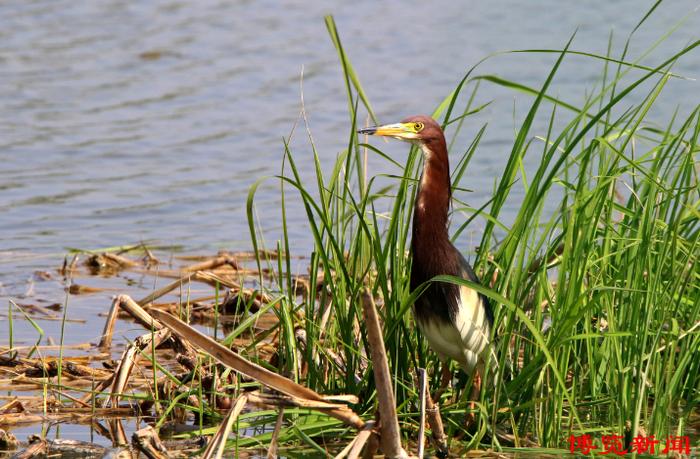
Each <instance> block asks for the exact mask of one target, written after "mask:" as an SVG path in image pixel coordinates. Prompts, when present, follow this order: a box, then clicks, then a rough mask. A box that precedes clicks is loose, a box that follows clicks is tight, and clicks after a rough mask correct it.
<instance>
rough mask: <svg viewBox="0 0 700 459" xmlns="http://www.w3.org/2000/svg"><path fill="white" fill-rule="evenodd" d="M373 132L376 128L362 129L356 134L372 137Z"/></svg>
mask: <svg viewBox="0 0 700 459" xmlns="http://www.w3.org/2000/svg"><path fill="white" fill-rule="evenodd" d="M375 132H377V128H375V127H369V128H362V129H358V130H357V133H358V134H365V135H372V134H374V133H375Z"/></svg>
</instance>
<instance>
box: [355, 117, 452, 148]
mask: <svg viewBox="0 0 700 459" xmlns="http://www.w3.org/2000/svg"><path fill="white" fill-rule="evenodd" d="M357 132H358V133H359V134H368V135H380V136H386V137H393V138H395V139H399V140H405V141H407V142H412V143H417V144H423V145H426V144H430V143H432V142H433V141H434V140H438V139H443V140H444V138H445V135H444V134H443V132H442V128H441V127H440V125H439V124H438V123H437V122H436V121H435V120H434V119H432V118H431V117H429V116H426V115H416V116H411V117H408V118H406V119H405V120H403V121H401V122H400V123H394V124H385V125H383V126H374V127H368V128H364V129H360V130H358V131H357Z"/></svg>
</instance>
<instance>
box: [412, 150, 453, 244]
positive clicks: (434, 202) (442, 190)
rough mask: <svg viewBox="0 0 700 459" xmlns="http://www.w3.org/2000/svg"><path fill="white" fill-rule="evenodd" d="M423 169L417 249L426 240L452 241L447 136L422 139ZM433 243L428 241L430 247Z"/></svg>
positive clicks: (415, 215)
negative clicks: (449, 226) (449, 219)
mask: <svg viewBox="0 0 700 459" xmlns="http://www.w3.org/2000/svg"><path fill="white" fill-rule="evenodd" d="M420 146H421V149H422V150H423V160H424V164H423V173H422V174H421V180H420V185H419V188H418V195H417V196H416V204H415V209H414V213H413V247H414V251H421V250H422V249H423V247H422V245H421V244H422V243H423V241H426V242H427V241H429V240H430V243H440V242H445V241H448V242H449V236H448V233H447V215H448V211H449V207H450V196H451V188H450V164H449V160H448V158H447V147H446V145H445V139H444V138H436V139H433V140H432V141H431V142H422V143H421V145H420ZM430 243H427V244H426V245H425V249H426V250H430V248H429V247H430Z"/></svg>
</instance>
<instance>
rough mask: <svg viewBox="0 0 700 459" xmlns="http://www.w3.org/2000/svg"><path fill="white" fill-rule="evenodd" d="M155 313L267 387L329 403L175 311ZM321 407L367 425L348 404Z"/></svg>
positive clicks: (351, 422) (186, 337) (352, 423)
mask: <svg viewBox="0 0 700 459" xmlns="http://www.w3.org/2000/svg"><path fill="white" fill-rule="evenodd" d="M152 314H153V316H154V317H155V318H156V319H158V320H159V321H161V322H162V323H164V324H165V325H166V326H168V327H169V328H170V329H171V330H172V331H174V332H175V333H177V334H178V335H179V336H180V337H181V338H182V339H183V340H185V341H188V342H189V343H191V344H192V345H194V346H196V347H198V348H199V349H201V350H202V351H204V352H206V353H207V354H209V355H211V356H212V357H214V358H215V359H216V360H218V361H219V362H221V363H223V364H224V365H227V366H229V367H230V368H232V369H234V370H236V371H237V372H239V373H242V374H244V375H246V376H248V377H249V378H252V379H254V380H256V381H258V382H260V383H262V384H264V385H266V386H268V387H271V388H272V389H275V390H277V391H279V392H282V393H283V394H286V395H289V396H290V397H297V398H300V399H307V400H311V401H316V402H321V403H326V402H325V401H324V399H323V397H322V396H321V395H319V394H318V393H316V392H315V391H313V390H311V389H309V388H307V387H304V386H302V385H300V384H297V383H295V382H294V381H292V380H290V379H288V378H285V377H284V376H280V375H278V374H277V373H273V372H271V371H269V370H267V369H265V368H263V367H261V366H260V365H257V364H255V363H253V362H251V361H249V360H247V359H245V358H243V357H242V356H240V355H238V354H236V353H235V352H233V351H231V350H230V349H227V348H225V347H224V346H222V345H221V344H219V343H218V342H216V341H214V340H213V339H211V338H209V337H208V336H205V335H203V334H202V333H200V332H199V331H197V330H195V329H194V328H192V327H190V326H189V325H187V324H186V323H184V322H182V321H181V320H179V319H177V318H175V317H173V316H172V315H170V314H167V313H165V312H162V311H153V312H152ZM321 411H323V412H325V413H326V414H328V415H329V416H332V417H334V418H336V419H339V420H341V421H343V422H344V423H346V424H348V425H350V426H352V427H355V428H356V429H361V428H362V427H363V426H364V425H365V423H364V421H363V420H362V419H360V417H359V416H358V415H357V414H356V413H355V412H353V411H352V410H351V409H350V408H348V407H346V406H342V407H341V408H328V409H322V410H321Z"/></svg>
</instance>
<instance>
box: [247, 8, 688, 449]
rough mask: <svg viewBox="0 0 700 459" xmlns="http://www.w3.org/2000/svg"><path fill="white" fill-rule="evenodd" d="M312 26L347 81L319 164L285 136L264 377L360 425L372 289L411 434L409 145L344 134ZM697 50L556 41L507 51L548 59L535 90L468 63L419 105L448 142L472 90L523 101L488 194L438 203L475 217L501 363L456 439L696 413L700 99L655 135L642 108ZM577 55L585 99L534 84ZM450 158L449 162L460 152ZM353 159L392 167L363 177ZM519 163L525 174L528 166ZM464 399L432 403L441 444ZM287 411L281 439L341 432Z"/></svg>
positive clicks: (676, 431) (680, 418)
mask: <svg viewBox="0 0 700 459" xmlns="http://www.w3.org/2000/svg"><path fill="white" fill-rule="evenodd" d="M326 23H327V26H328V29H329V32H330V34H331V38H332V41H333V43H334V45H335V47H336V49H337V51H338V55H339V58H340V63H341V65H342V68H343V72H344V77H345V83H346V89H347V99H348V107H349V110H348V113H349V119H348V126H347V131H346V132H347V148H346V149H345V150H344V151H342V152H341V153H340V154H338V156H337V158H336V161H335V164H333V165H329V164H322V162H321V159H320V155H319V153H318V152H317V151H316V149H315V146H314V144H313V141H312V140H311V141H310V142H309V150H307V151H303V152H294V151H292V150H291V148H290V146H289V145H290V143H289V139H287V140H286V141H285V144H284V155H283V159H282V171H281V174H280V175H279V176H278V177H277V178H276V180H278V181H279V185H280V190H281V196H282V206H281V226H282V237H281V239H280V240H279V242H278V243H277V245H276V246H275V247H268V248H277V249H279V250H280V253H281V254H283V256H282V257H281V258H279V259H275V260H271V259H263V258H259V259H258V263H259V265H260V266H261V267H263V268H264V267H268V268H272V269H273V270H275V272H277V273H278V277H277V279H276V282H275V283H274V285H269V284H268V285H265V286H264V288H267V289H269V290H271V291H274V293H275V298H276V300H275V301H277V304H276V305H275V307H274V310H275V311H276V313H277V314H278V315H279V330H276V331H275V332H279V334H280V340H279V342H280V349H279V357H280V358H279V361H278V362H279V363H278V367H277V368H275V370H276V371H279V372H282V373H284V374H286V375H288V376H290V377H292V378H293V379H295V380H297V381H301V382H303V383H304V384H305V385H308V386H309V387H311V388H312V389H314V390H316V391H318V392H321V393H336V394H341V393H348V394H355V395H358V396H359V400H360V401H359V404H358V405H356V406H355V407H354V409H355V410H356V411H357V412H358V413H364V414H365V416H368V417H369V416H372V415H373V413H374V411H375V410H374V407H375V404H376V399H375V395H376V393H375V388H374V382H373V381H374V380H373V377H372V362H371V361H370V360H369V358H368V352H367V349H368V347H367V335H366V331H365V328H364V324H363V319H362V308H361V303H360V297H361V294H362V292H363V290H364V289H365V288H368V289H369V290H370V291H371V292H372V294H373V296H374V297H375V300H376V301H377V305H378V307H379V309H380V314H381V317H382V320H383V327H384V339H385V345H386V351H387V354H388V356H389V360H390V368H391V371H392V372H393V377H394V382H395V387H394V390H395V393H396V399H397V405H398V413H399V420H400V423H401V428H402V431H403V434H404V435H406V437H407V439H415V434H416V433H417V432H418V428H419V426H418V416H417V406H418V400H419V397H418V391H417V385H416V383H415V374H416V368H418V367H425V368H428V369H429V372H431V374H432V380H431V384H432V385H433V387H435V385H436V384H437V381H438V378H439V375H438V374H437V372H436V371H435V370H436V369H437V368H438V362H437V359H436V357H435V356H434V354H433V353H431V352H430V351H429V350H428V349H427V348H426V345H425V343H424V340H423V339H422V338H421V337H420V336H419V332H418V330H417V328H416V327H415V324H414V323H413V319H412V315H411V313H410V307H411V304H412V302H413V299H414V298H415V292H411V291H410V290H409V273H410V263H411V260H410V257H409V255H408V254H409V244H410V226H411V217H412V209H413V207H412V206H413V199H414V197H415V194H416V188H417V187H416V184H417V178H418V175H419V173H420V167H421V157H420V156H421V155H419V154H416V151H415V149H414V150H412V151H411V154H409V155H408V156H407V157H406V158H405V160H404V159H402V160H401V161H400V162H398V161H396V160H394V159H392V158H390V157H388V156H387V155H386V154H384V153H383V152H382V151H381V150H379V149H378V148H376V147H374V146H372V145H368V144H364V143H362V142H363V139H360V138H358V137H357V135H356V134H355V132H356V128H357V127H358V124H359V123H358V121H357V120H358V119H359V118H363V119H364V112H365V111H366V112H367V113H369V116H370V117H371V118H374V114H373V111H372V108H371V105H370V102H369V99H368V97H367V95H366V94H365V93H364V91H363V90H362V87H361V85H360V81H359V77H358V75H356V73H355V72H354V70H353V68H352V65H351V63H350V61H349V59H348V56H347V54H346V52H345V50H344V49H343V47H342V44H341V41H340V38H339V36H338V32H337V31H336V29H335V25H334V23H333V20H332V18H327V22H326ZM640 25H641V23H640ZM699 44H700V42H694V43H691V44H690V45H688V46H686V47H684V48H682V49H679V50H678V52H677V53H675V54H673V55H669V56H666V57H665V58H664V59H663V60H662V62H660V63H659V64H657V65H655V66H652V67H648V66H645V65H641V64H640V63H639V62H635V61H634V60H630V59H628V56H626V54H623V55H622V56H619V57H613V56H610V55H607V56H601V55H595V54H591V53H582V52H577V51H574V50H573V48H572V45H571V42H570V43H568V44H567V45H566V46H565V47H564V48H563V49H561V50H558V51H552V50H529V51H525V52H524V53H525V55H524V56H521V57H523V58H526V57H527V53H543V52H547V53H551V55H552V57H553V60H554V64H553V66H552V67H551V69H550V70H549V72H548V74H545V75H543V83H542V85H541V87H539V88H529V87H526V86H524V85H522V84H519V83H518V82H514V81H509V80H505V79H502V78H499V77H495V76H493V75H483V74H478V72H477V70H478V67H476V68H475V69H472V70H470V71H469V72H468V73H467V75H466V76H465V77H464V78H463V79H462V81H461V82H460V83H459V84H458V85H457V87H456V89H455V90H454V91H453V93H451V94H450V95H448V96H447V97H446V98H445V100H444V101H443V103H442V104H440V105H439V107H438V108H437V109H436V110H435V112H434V113H433V116H434V117H436V119H439V120H441V121H442V124H443V126H444V127H445V128H446V133H447V135H448V136H456V135H457V133H458V132H459V130H460V129H461V127H462V125H463V123H464V122H467V123H468V122H469V115H471V114H473V113H476V112H478V111H480V110H481V109H482V108H483V107H484V106H485V105H486V104H484V105H478V104H476V103H475V101H477V100H478V97H479V90H480V89H481V90H483V88H484V87H485V85H487V84H493V85H499V86H502V87H505V88H508V89H511V90H513V91H518V92H521V93H524V94H526V95H528V96H529V97H531V104H530V108H529V110H528V112H527V114H526V116H525V117H524V119H523V120H522V121H521V122H520V124H519V127H518V129H517V133H516V136H515V138H514V140H513V143H512V148H511V151H510V155H509V157H508V159H507V161H506V166H505V168H504V169H503V173H502V176H501V177H499V178H497V182H496V184H495V187H494V190H493V196H492V197H491V198H490V200H489V201H488V202H487V204H486V205H485V206H483V207H482V208H480V209H473V208H470V207H468V206H465V205H464V206H463V205H462V204H461V203H458V202H455V204H454V207H455V208H458V209H459V210H460V211H466V212H468V213H471V217H470V218H469V219H468V221H466V222H464V221H458V220H459V219H458V218H457V216H455V217H453V226H452V232H453V233H457V234H458V233H460V232H461V231H462V230H463V229H464V227H465V226H466V225H467V224H469V223H470V222H471V221H472V220H473V219H474V218H480V219H483V220H484V221H485V222H486V223H485V226H484V231H483V236H482V238H481V241H480V244H479V247H478V250H477V256H476V258H475V260H474V261H475V269H476V270H477V272H480V273H481V278H482V279H484V286H474V285H473V284H469V285H471V286H472V287H474V288H478V289H479V290H480V291H482V292H484V293H485V294H486V295H488V296H489V297H490V298H491V300H492V303H493V304H494V307H495V310H496V324H497V326H496V327H495V336H496V338H495V342H496V353H497V356H498V360H499V361H500V362H501V363H502V364H501V365H499V366H498V370H497V373H498V374H496V375H491V376H490V378H489V379H490V380H494V381H499V383H498V384H496V385H495V387H494V386H493V385H489V384H484V388H485V389H484V390H483V391H482V392H483V393H482V396H481V400H480V403H479V404H477V407H478V408H477V409H478V411H479V419H480V422H479V423H478V426H477V429H476V432H471V433H469V434H467V436H466V437H464V439H465V441H471V444H472V445H474V444H477V443H478V442H488V443H489V444H493V445H494V446H499V442H500V440H499V438H505V437H504V436H503V435H499V432H500V433H503V432H506V433H511V434H512V437H511V438H512V442H513V444H514V445H515V446H518V445H521V444H525V440H526V439H527V440H528V441H529V442H534V443H536V444H538V445H540V446H542V447H546V448H563V447H566V445H567V443H566V439H567V438H568V437H569V436H570V435H581V434H583V433H587V434H593V436H594V437H595V438H598V439H599V438H600V436H601V435H607V434H624V433H626V434H627V435H628V436H629V435H631V436H635V435H638V434H642V433H644V434H645V435H651V434H653V435H655V436H656V438H661V439H663V438H665V436H667V435H682V434H684V433H685V432H686V428H687V423H688V420H689V419H690V417H691V415H693V413H694V412H695V413H697V409H698V403H699V402H700V359H699V358H698V354H699V351H700V267H699V266H698V258H700V191H699V180H698V172H699V171H698V152H699V151H700V142H698V136H699V135H700V105H698V106H696V107H694V108H693V109H692V110H691V111H690V113H689V114H687V115H685V116H683V117H682V118H681V117H679V116H678V115H674V116H673V117H672V118H671V119H668V120H665V121H664V122H665V124H664V125H662V126H659V125H658V124H657V123H652V122H651V121H649V120H648V119H647V117H648V114H649V112H650V110H651V109H652V107H653V106H654V104H655V103H656V101H657V100H658V99H659V98H660V97H662V96H663V90H664V87H665V85H666V84H667V82H668V81H669V80H670V79H672V78H679V77H678V76H677V75H675V74H673V73H672V68H673V66H674V64H675V63H676V62H677V61H678V60H679V59H682V58H685V57H686V55H688V54H689V53H691V52H692V51H694V50H695V48H696V47H697V46H698V45H699ZM625 49H627V48H625ZM522 52H523V51H519V53H522ZM574 55H575V56H576V58H578V59H589V60H590V61H591V64H596V65H600V66H601V68H602V69H603V70H602V75H601V78H600V81H599V84H597V85H596V88H594V89H591V88H581V93H584V91H588V92H587V94H588V96H587V97H586V99H585V101H584V103H583V104H582V105H581V106H574V105H572V104H570V103H567V102H565V101H564V99H565V98H560V97H557V96H555V95H553V94H552V93H551V91H550V89H551V85H552V82H553V81H555V80H556V78H557V72H558V70H559V68H560V65H561V64H562V62H564V61H565V60H566V59H571V58H572V57H573V56H574ZM361 113H363V115H361ZM465 116H466V121H465ZM543 120H544V121H543ZM540 126H544V129H542V128H541V127H540ZM485 132H486V127H485V126H484V127H483V128H482V129H480V130H479V131H478V133H477V135H476V136H475V137H474V138H473V139H472V141H471V143H469V144H468V145H464V146H460V147H458V148H457V147H456V148H453V149H452V157H451V164H452V165H453V186H454V187H455V188H456V189H461V187H462V185H461V184H460V180H461V177H462V176H463V174H464V171H465V169H466V168H467V167H468V164H469V161H470V159H471V158H472V156H473V155H474V154H478V149H479V143H480V140H481V138H482V136H483V135H484V133H485ZM309 134H310V133H309ZM297 135H298V134H297ZM310 139H311V137H310ZM457 151H464V153H463V154H462V156H461V157H456V156H455V152H457ZM366 154H370V155H376V156H377V157H380V158H383V160H385V161H386V164H387V167H386V169H387V170H392V169H393V170H395V171H398V172H397V173H395V174H393V175H392V174H384V175H376V176H373V175H372V174H371V173H369V174H368V171H367V170H366V161H365V155H366ZM309 160H312V164H313V168H314V170H315V179H316V180H315V182H313V183H307V182H304V181H303V180H302V173H301V171H300V167H302V164H303V166H305V167H308V164H309ZM525 163H527V164H535V165H536V166H535V167H534V168H532V171H530V172H529V173H526V169H525V168H524V167H522V165H523V164H525ZM331 166H332V167H331ZM261 182H262V179H261V181H260V182H258V183H256V184H255V185H254V186H253V187H252V188H251V192H250V194H249V199H248V216H249V223H250V230H251V236H252V239H253V244H254V246H255V247H256V248H261V247H262V245H263V242H262V241H263V238H262V237H260V236H261V231H263V230H261V229H260V228H259V227H258V224H257V223H256V221H255V218H254V215H255V212H254V199H255V191H256V190H257V188H258V186H259V184H260V183H261ZM515 190H517V191H518V193H520V194H521V195H522V196H523V197H522V200H521V202H520V203H519V207H518V208H517V212H516V214H515V217H514V218H506V217H505V215H504V211H503V209H504V208H505V205H506V203H507V202H512V201H513V195H514V191H515ZM290 199H299V200H300V203H301V208H302V209H303V211H304V212H305V214H306V217H307V222H308V230H309V232H310V234H311V235H312V237H313V241H314V248H313V251H312V252H311V253H310V254H299V253H298V251H297V250H295V246H294V241H293V240H290V237H289V227H288V224H287V207H286V203H287V202H288V201H289V200H290ZM509 199H510V201H509ZM455 215H457V214H455ZM294 255H308V265H309V266H308V274H309V285H310V286H311V288H309V289H306V290H304V291H301V290H300V289H299V288H298V286H297V285H296V284H295V282H294V279H295V277H294V276H293V274H294V269H295V268H294V266H295V264H297V263H298V260H296V259H294V258H293V256H294ZM437 280H440V281H445V282H457V283H466V282H465V281H463V280H461V279H455V278H448V277H443V278H440V279H437ZM262 282H263V279H261V283H262ZM266 310H267V308H266ZM458 387H459V385H458ZM466 393H468V391H457V393H455V392H448V393H447V394H445V395H444V396H443V398H442V400H441V407H442V412H443V416H444V418H445V421H446V425H447V430H448V433H452V434H455V433H457V432H459V431H461V430H463V428H462V427H461V426H462V425H463V420H464V413H465V412H466V410H468V409H469V401H468V399H467V398H468V397H466ZM289 416H292V417H293V419H294V422H292V423H291V424H290V426H289V427H286V428H285V430H284V432H283V434H282V436H281V437H280V438H281V439H284V440H280V441H282V442H284V441H287V442H290V443H294V442H297V443H305V444H307V445H309V446H310V447H311V448H312V449H318V448H317V447H319V441H321V440H319V439H322V441H324V442H327V441H331V440H332V439H338V438H342V435H343V434H344V433H347V434H348V435H350V434H351V432H349V431H347V430H345V429H344V428H343V427H342V426H341V425H340V423H339V422H336V421H335V420H332V419H330V418H318V417H313V418H312V417H308V416H307V417H302V416H300V415H299V413H296V414H290V415H289ZM304 426H306V427H304ZM295 429H296V430H295ZM331 434H332V435H331ZM596 435H597V436H596ZM348 438H349V437H348ZM504 444H505V443H504ZM504 444H502V445H501V446H503V445H504Z"/></svg>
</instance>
